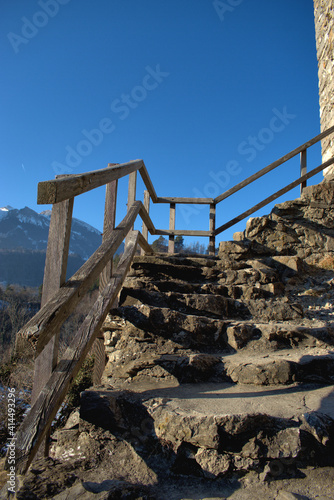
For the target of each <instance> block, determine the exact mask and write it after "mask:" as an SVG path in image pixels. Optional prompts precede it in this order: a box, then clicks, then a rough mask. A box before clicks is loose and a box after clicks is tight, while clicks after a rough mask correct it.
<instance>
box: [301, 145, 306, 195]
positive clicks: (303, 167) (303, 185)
mask: <svg viewBox="0 0 334 500" xmlns="http://www.w3.org/2000/svg"><path fill="white" fill-rule="evenodd" d="M305 174H307V149H304V151H301V153H300V176H301V177H303V175H305ZM306 184H307V182H306V181H304V182H302V183H301V184H300V194H302V193H303V189H304V188H306Z"/></svg>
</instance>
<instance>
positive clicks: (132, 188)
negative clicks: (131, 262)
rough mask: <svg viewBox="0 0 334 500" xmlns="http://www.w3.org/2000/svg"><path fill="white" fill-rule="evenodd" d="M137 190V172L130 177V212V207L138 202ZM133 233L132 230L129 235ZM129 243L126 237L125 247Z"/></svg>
mask: <svg viewBox="0 0 334 500" xmlns="http://www.w3.org/2000/svg"><path fill="white" fill-rule="evenodd" d="M136 188H137V172H132V173H131V174H130V175H129V187H128V205H127V207H128V210H127V211H129V210H130V207H131V205H132V203H134V202H135V200H136ZM133 228H134V226H132V228H131V229H132V230H133ZM130 233H131V230H130V231H129V234H130ZM127 243H128V236H126V238H125V246H126V245H127Z"/></svg>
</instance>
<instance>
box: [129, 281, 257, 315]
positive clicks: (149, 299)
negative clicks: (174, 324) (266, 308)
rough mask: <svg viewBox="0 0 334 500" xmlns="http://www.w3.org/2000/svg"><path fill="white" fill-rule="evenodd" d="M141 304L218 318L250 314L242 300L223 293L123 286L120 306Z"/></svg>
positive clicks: (138, 305)
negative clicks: (199, 292)
mask: <svg viewBox="0 0 334 500" xmlns="http://www.w3.org/2000/svg"><path fill="white" fill-rule="evenodd" d="M141 304H146V305H149V306H154V307H162V308H169V309H171V310H176V311H179V312H182V313H184V314H191V315H197V316H207V317H215V318H218V319H223V318H233V317H235V318H236V317H239V318H242V317H248V316H249V311H248V310H247V308H246V307H245V306H243V304H242V303H241V302H240V301H237V300H234V299H230V298H228V297H224V296H222V295H215V294H213V293H211V294H207V293H201V294H197V293H179V292H171V291H168V292H160V291H155V290H152V291H151V290H147V289H143V288H139V289H138V288H127V287H123V289H122V293H121V296H120V301H119V305H120V306H123V307H125V306H132V305H135V306H137V307H140V305H141Z"/></svg>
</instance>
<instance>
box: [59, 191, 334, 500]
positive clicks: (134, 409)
mask: <svg viewBox="0 0 334 500" xmlns="http://www.w3.org/2000/svg"><path fill="white" fill-rule="evenodd" d="M319 186H320V187H319ZM332 186H333V185H332V184H330V183H327V184H326V183H323V184H321V185H318V186H314V187H312V188H307V190H305V194H304V195H303V197H302V198H300V199H298V200H294V201H293V202H286V203H285V204H281V205H277V206H276V207H275V209H274V210H273V212H272V213H271V214H270V216H268V217H262V218H257V219H250V221H248V223H247V227H246V231H245V233H243V234H237V235H235V239H236V241H233V242H222V243H221V244H220V248H219V255H218V256H217V257H211V258H209V257H207V256H188V255H182V254H180V255H171V256H168V255H164V254H160V255H154V256H137V257H135V260H134V262H133V264H132V268H131V270H130V273H129V275H128V277H127V279H126V282H125V286H124V287H123V289H122V292H121V295H120V299H119V306H118V307H117V308H116V309H113V310H112V311H111V312H110V314H109V316H108V318H107V320H106V322H105V324H104V327H103V329H104V336H105V344H106V350H107V356H108V362H107V365H106V369H105V372H104V375H103V380H102V384H101V386H100V387H94V388H91V389H90V390H86V391H84V392H83V393H82V398H81V408H80V413H79V412H76V413H75V414H73V415H72V416H71V417H70V419H69V421H68V422H67V424H66V427H65V429H63V430H61V431H58V432H57V434H56V435H55V436H54V440H55V441H54V444H53V446H52V448H51V454H52V457H53V458H54V459H57V460H60V462H61V463H64V461H68V460H72V461H73V460H74V461H79V462H80V463H81V464H83V467H84V470H85V480H86V481H88V482H89V484H90V485H91V486H90V487H91V488H93V489H92V491H93V492H94V494H98V493H99V494H100V493H101V491H102V490H99V491H98V490H96V491H95V490H94V484H95V485H96V484H99V485H100V486H101V484H105V483H107V482H108V481H109V486H108V485H107V484H105V490H103V491H106V492H107V493H105V495H106V496H103V495H102V493H101V495H102V496H101V498H118V497H117V496H107V495H111V493H110V492H111V491H113V492H114V493H113V494H115V495H116V493H117V491H118V490H117V488H120V491H122V492H123V490H124V488H125V487H126V488H129V491H130V492H135V493H133V494H134V495H135V494H138V495H139V493H138V491H139V492H140V494H141V495H143V498H144V497H145V495H146V497H145V498H171V499H172V498H190V497H189V496H186V497H184V496H178V495H180V494H181V493H180V492H181V491H184V492H187V493H185V494H187V495H189V491H190V490H189V488H190V485H191V487H192V488H195V490H196V488H198V491H200V489H201V488H202V489H203V488H204V489H206V490H207V489H208V488H209V489H210V495H211V497H212V495H213V494H214V493H215V492H216V490H217V491H218V490H219V495H220V496H219V498H223V496H224V495H226V497H227V496H229V495H230V494H231V491H233V484H234V483H233V481H237V480H238V481H239V480H240V478H242V477H246V476H248V475H249V474H253V475H256V476H257V477H258V478H260V479H261V480H263V481H271V480H277V479H278V478H287V477H288V478H289V477H296V476H298V474H299V472H298V471H299V470H300V468H303V467H307V466H315V467H318V466H332V465H333V462H334V454H333V451H334V390H333V389H334V316H333V314H334V313H333V307H332V305H333V299H334V271H333V270H331V269H327V268H325V267H330V266H324V265H323V264H322V263H323V262H324V261H326V259H327V261H328V259H329V260H330V259H331V253H330V252H331V248H334V246H333V247H331V245H332V244H333V242H334V230H333V227H334V222H333V221H334V210H333V208H334V204H333V203H334V202H333V201H332V200H333V199H334V190H333V187H332ZM311 240H312V246H310V241H311ZM327 261H326V262H327ZM107 480H108V481H107ZM226 480H227V481H228V482H226ZM222 481H225V482H224V483H222ZM87 484H88V483H87ZM117 485H118V486H117ZM139 485H140V486H139ZM95 488H97V486H95ZM113 488H114V489H113ZM131 488H132V489H131ZM138 488H139V490H138ZM182 488H183V489H182ZM187 488H188V489H187ZM231 488H232V489H231ZM88 490H89V488H88ZM137 490H138V491H137ZM78 491H79V490H78ZM85 491H87V488H86V490H85ZM89 491H90V490H89ZM115 491H116V493H115ZM176 492H178V493H176ZM80 494H81V496H80V495H79V494H78V496H77V497H76V496H75V492H74V490H73V491H72V496H70V497H66V498H79V497H80V498H81V497H82V495H83V491H81V493H80ZM131 494H132V493H131ZM193 494H194V495H195V493H193ZM198 494H199V493H198ZM129 495H130V493H129ZM150 495H152V496H150ZM173 495H174V496H173ZM221 495H223V496H221ZM216 497H218V493H217V494H216ZM55 498H57V497H55ZM59 498H62V497H59ZM64 498H65V497H64ZM87 498H91V497H89V496H87ZM94 498H95V496H94ZM96 498H100V497H98V496H96ZM119 498H121V497H119ZM122 498H123V497H122ZM127 498H139V497H138V496H129V497H127ZM191 498H204V497H203V496H193V497H191ZM233 498H234V497H233ZM240 498H241V497H240ZM267 498H272V497H270V496H269V495H268V497H267ZM273 498H274V497H273ZM289 498H290V497H289Z"/></svg>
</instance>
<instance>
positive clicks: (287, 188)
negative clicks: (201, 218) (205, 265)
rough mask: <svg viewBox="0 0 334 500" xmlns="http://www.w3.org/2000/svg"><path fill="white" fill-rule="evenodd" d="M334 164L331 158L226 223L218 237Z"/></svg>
mask: <svg viewBox="0 0 334 500" xmlns="http://www.w3.org/2000/svg"><path fill="white" fill-rule="evenodd" d="M333 163H334V157H333V158H331V159H330V160H328V161H326V162H325V163H323V164H322V165H319V167H316V168H314V169H313V170H311V171H310V172H308V173H307V174H305V175H303V177H300V178H299V179H297V180H296V181H294V182H291V184H288V185H287V186H285V187H284V188H283V189H280V190H279V191H277V192H276V193H275V194H273V195H271V196H269V197H268V198H266V199H265V200H263V201H261V202H260V203H258V204H257V205H254V207H252V208H250V209H249V210H247V211H246V212H243V213H242V214H240V215H238V217H235V218H234V219H232V220H230V221H229V222H226V224H223V225H222V226H220V227H219V228H218V229H216V235H217V234H220V233H222V232H223V231H226V229H229V228H230V227H232V226H234V225H235V224H237V223H238V222H240V221H242V220H243V219H246V217H249V216H250V215H252V214H253V213H254V212H257V211H258V210H260V208H262V207H264V206H265V205H268V203H271V202H272V201H274V200H276V199H277V198H279V197H280V196H282V195H283V194H285V193H287V192H288V191H291V189H293V188H295V187H296V186H298V184H301V183H302V182H304V181H306V180H307V179H310V178H311V177H313V176H314V175H316V174H318V173H319V172H321V171H322V170H324V169H325V168H327V167H329V166H330V165H332V164H333Z"/></svg>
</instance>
